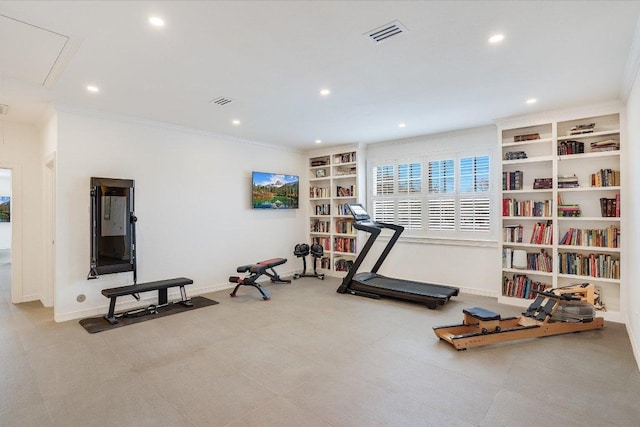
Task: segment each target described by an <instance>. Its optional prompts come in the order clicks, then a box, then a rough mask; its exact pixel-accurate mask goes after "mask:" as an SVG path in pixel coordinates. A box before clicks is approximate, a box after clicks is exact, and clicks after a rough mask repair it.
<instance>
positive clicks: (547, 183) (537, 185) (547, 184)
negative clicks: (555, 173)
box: [533, 178, 553, 190]
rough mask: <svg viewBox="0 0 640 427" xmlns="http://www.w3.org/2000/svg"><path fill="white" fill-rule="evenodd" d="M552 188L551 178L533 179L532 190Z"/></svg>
mask: <svg viewBox="0 0 640 427" xmlns="http://www.w3.org/2000/svg"><path fill="white" fill-rule="evenodd" d="M551 188H553V178H534V179H533V189H534V190H548V189H551Z"/></svg>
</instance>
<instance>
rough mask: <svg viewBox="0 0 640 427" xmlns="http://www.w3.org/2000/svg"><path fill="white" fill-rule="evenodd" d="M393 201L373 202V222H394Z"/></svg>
mask: <svg viewBox="0 0 640 427" xmlns="http://www.w3.org/2000/svg"><path fill="white" fill-rule="evenodd" d="M394 210H395V209H394V201H393V200H374V201H373V220H374V221H378V222H388V223H393V222H394Z"/></svg>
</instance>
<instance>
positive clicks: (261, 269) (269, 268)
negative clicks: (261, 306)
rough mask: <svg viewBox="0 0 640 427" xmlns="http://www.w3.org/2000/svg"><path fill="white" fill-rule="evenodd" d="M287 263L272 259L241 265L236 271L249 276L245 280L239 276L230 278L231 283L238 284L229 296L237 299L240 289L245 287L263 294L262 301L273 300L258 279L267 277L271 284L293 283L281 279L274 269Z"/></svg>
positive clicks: (283, 260)
mask: <svg viewBox="0 0 640 427" xmlns="http://www.w3.org/2000/svg"><path fill="white" fill-rule="evenodd" d="M285 262H287V259H286V258H272V259H267V260H264V261H260V262H257V263H255V264H248V265H241V266H240V267H238V268H237V269H236V271H237V272H238V273H248V274H249V275H248V276H247V277H245V278H241V277H238V276H231V277H229V282H231V283H237V285H236V287H235V288H234V289H233V292H231V293H230V294H229V295H231V296H232V297H235V296H236V292H237V291H238V288H239V287H240V286H243V285H244V286H253V287H254V288H256V289H257V290H259V291H260V293H261V294H262V299H264V300H269V299H271V297H270V296H269V293H268V292H267V291H266V289H264V288H263V287H262V286H261V285H260V284H259V283H257V280H258V278H260V276H262V275H265V276H268V277H269V278H270V279H271V283H291V280H288V279H283V278H281V277H280V276H279V275H278V273H276V271H275V270H274V269H273V268H274V267H277V266H278V265H282V264H284V263H285Z"/></svg>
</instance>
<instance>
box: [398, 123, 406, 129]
mask: <svg viewBox="0 0 640 427" xmlns="http://www.w3.org/2000/svg"><path fill="white" fill-rule="evenodd" d="M406 126H407V125H406V123H398V127H399V128H403V127H406Z"/></svg>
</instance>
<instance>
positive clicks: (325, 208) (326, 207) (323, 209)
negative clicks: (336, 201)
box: [314, 203, 331, 215]
mask: <svg viewBox="0 0 640 427" xmlns="http://www.w3.org/2000/svg"><path fill="white" fill-rule="evenodd" d="M314 212H315V214H316V215H331V205H330V204H328V203H323V204H320V205H315V206H314Z"/></svg>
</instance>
